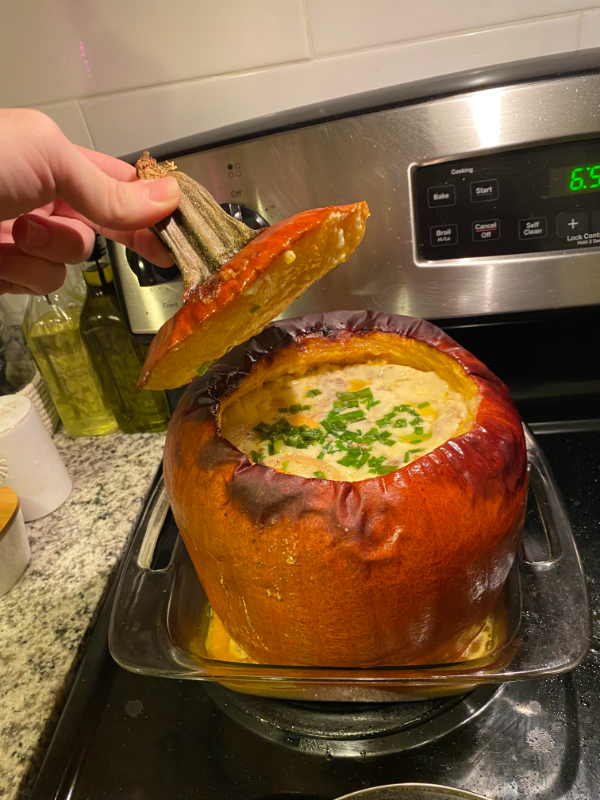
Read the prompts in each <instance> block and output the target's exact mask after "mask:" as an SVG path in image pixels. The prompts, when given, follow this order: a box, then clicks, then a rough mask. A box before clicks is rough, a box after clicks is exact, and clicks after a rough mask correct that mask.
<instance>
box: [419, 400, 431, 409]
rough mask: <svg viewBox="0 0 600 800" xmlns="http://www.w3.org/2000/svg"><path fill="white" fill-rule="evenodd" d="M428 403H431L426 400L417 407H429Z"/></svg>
mask: <svg viewBox="0 0 600 800" xmlns="http://www.w3.org/2000/svg"><path fill="white" fill-rule="evenodd" d="M428 405H430V403H429V402H428V401H427V400H426V401H425V402H424V403H419V405H418V406H417V408H427V406H428Z"/></svg>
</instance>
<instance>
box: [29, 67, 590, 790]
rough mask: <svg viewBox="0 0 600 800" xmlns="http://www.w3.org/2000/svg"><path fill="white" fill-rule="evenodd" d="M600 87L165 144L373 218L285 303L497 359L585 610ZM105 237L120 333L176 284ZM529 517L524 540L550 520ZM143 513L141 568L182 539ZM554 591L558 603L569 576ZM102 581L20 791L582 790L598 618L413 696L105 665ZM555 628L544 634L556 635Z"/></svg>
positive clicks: (234, 191) (271, 196) (471, 96)
mask: <svg viewBox="0 0 600 800" xmlns="http://www.w3.org/2000/svg"><path fill="white" fill-rule="evenodd" d="M598 98H600V75H596V74H590V75H584V76H572V77H567V78H554V79H551V80H550V79H549V80H541V81H536V82H532V83H530V84H524V85H519V86H500V87H498V88H496V89H487V90H484V91H481V92H471V93H468V94H463V95H457V96H452V97H446V98H438V99H433V100H427V101H426V102H421V103H413V104H411V105H404V106H401V107H389V108H386V109H383V110H374V111H368V112H365V113H363V114H358V115H355V116H353V117H345V118H340V119H335V120H329V121H325V122H319V123H318V124H314V125H309V126H305V127H302V128H297V129H294V130H286V131H280V132H278V133H274V134H272V135H268V136H262V137H260V138H254V139H249V140H247V141H239V142H234V143H230V144H227V145H224V146H221V147H218V148H214V149H207V150H204V151H202V152H196V153H191V154H187V155H184V156H183V157H181V158H177V161H178V163H179V165H180V167H181V168H182V169H184V170H185V171H187V172H189V173H190V174H192V175H193V176H194V177H196V178H198V179H199V180H200V181H201V182H203V183H205V185H207V187H208V188H209V189H210V190H211V191H213V193H214V194H215V196H216V197H217V199H218V200H219V202H222V203H224V204H225V203H230V204H231V203H238V204H239V205H238V206H235V207H233V206H231V207H230V210H231V212H232V213H237V214H240V215H242V214H245V215H246V218H249V217H250V216H252V218H253V220H254V224H262V220H266V222H267V223H271V222H273V221H274V220H276V219H279V218H281V217H284V216H287V215H288V214H291V213H293V212H295V211H298V210H301V209H303V208H308V207H311V206H318V205H325V204H329V203H335V202H349V201H353V200H360V199H366V200H367V201H368V202H369V205H370V207H371V212H372V218H371V220H370V222H369V233H368V235H367V236H366V237H365V240H364V242H363V243H362V245H361V247H360V248H359V250H358V251H357V253H356V254H355V256H353V259H352V260H351V261H350V262H349V263H348V265H346V266H343V267H341V268H340V269H338V270H336V271H334V272H333V273H331V274H330V275H329V276H327V277H326V278H325V279H324V280H323V281H321V282H319V283H318V284H317V285H315V286H314V287H313V288H312V289H311V290H310V291H309V292H308V293H307V294H306V295H305V296H304V297H302V298H300V299H299V300H298V301H297V302H296V303H295V304H294V305H293V306H292V308H290V309H289V311H288V312H286V316H291V315H297V314H301V313H306V312H308V311H314V310H334V309H337V308H368V307H373V308H377V309H383V310H386V311H391V312H396V313H409V314H414V315H418V316H425V317H428V318H430V319H432V320H434V321H435V322H436V323H437V324H439V325H440V326H441V327H443V328H444V329H445V330H446V331H447V332H448V333H449V334H450V335H451V336H453V337H454V338H455V339H457V340H458V341H459V342H460V343H461V344H462V345H463V346H465V347H467V349H469V350H471V351H472V352H474V353H475V354H476V355H477V356H478V357H479V358H480V359H481V360H482V361H484V362H485V363H486V364H487V365H488V366H489V367H490V368H491V369H492V370H493V371H494V372H495V373H496V374H498V375H499V376H500V377H501V378H503V379H504V380H505V381H506V382H507V383H508V384H509V386H510V388H511V390H512V392H513V396H514V397H515V400H516V402H517V405H518V407H519V409H520V411H521V414H522V416H523V418H524V420H525V421H526V422H527V423H528V424H529V425H530V427H531V428H532V429H533V431H534V434H535V436H536V440H537V442H538V444H539V445H540V447H541V448H542V450H543V451H544V453H545V455H546V458H547V459H548V462H549V463H550V466H551V468H552V470H553V471H554V474H555V476H556V481H557V485H558V487H559V490H560V492H561V493H562V496H563V498H564V502H565V506H566V509H567V512H568V514H569V516H570V520H571V527H572V530H573V534H574V538H575V541H576V543H577V547H578V549H579V552H580V554H581V556H582V560H583V564H584V568H585V571H586V574H587V579H588V589H589V594H590V600H591V607H592V616H593V618H594V624H596V616H597V614H598V612H599V610H600V596H599V594H598V589H597V582H600V537H599V534H598V528H599V523H600V359H599V358H598V356H597V352H596V351H597V341H598V330H600V249H599V248H600V107H599V99H598ZM174 155H176V154H174ZM230 165H231V167H230ZM238 165H239V166H238ZM238 173H240V174H239V176H238ZM113 255H114V258H115V260H116V266H117V270H118V273H119V275H120V277H121V283H120V285H121V293H122V294H121V297H122V301H123V303H124V304H125V306H126V307H127V309H128V310H129V312H130V313H129V319H130V325H131V328H132V332H133V333H134V334H135V335H137V336H139V337H142V338H143V337H144V336H148V335H149V334H151V333H152V332H153V331H154V330H155V329H156V326H157V325H158V324H159V322H160V320H161V319H163V318H165V317H166V316H169V315H170V314H171V313H173V311H174V309H175V308H176V306H177V304H178V303H179V302H180V292H181V287H180V285H179V282H178V280H177V277H176V276H174V275H172V274H171V273H169V274H167V276H164V275H163V276H162V277H161V279H160V280H161V281H162V283H160V284H159V283H157V282H156V280H155V279H154V278H153V277H152V275H154V272H153V271H152V269H151V267H150V266H148V265H144V264H142V265H141V266H140V263H139V262H138V261H136V260H135V259H133V258H132V256H131V255H130V254H129V257H128V254H127V253H126V252H125V251H124V249H123V248H118V247H117V248H116V249H115V250H114V251H113ZM132 276H133V278H132ZM153 281H154V283H153ZM157 286H162V287H165V286H167V287H168V291H167V290H164V288H163V289H160V291H159V290H158V289H157V288H156V287H157ZM128 287H129V288H128ZM146 290H148V291H146ZM140 303H141V305H140ZM140 309H143V313H140ZM159 481H160V476H158V477H157V485H156V486H155V487H153V488H152V491H151V493H150V495H149V498H151V497H154V498H155V497H156V491H157V487H158V486H159ZM538 500H539V498H538ZM148 513H149V509H146V512H145V515H146V516H144V515H143V516H142V518H141V520H140V525H141V526H143V525H145V524H146V521H145V520H146V518H147V516H148ZM532 513H533V514H535V510H534V511H532ZM543 516H544V515H542V517H543ZM529 523H530V524H531V525H532V526H533V527H535V526H536V525H538V527H539V521H538V522H536V520H534V519H533V518H532V519H531V520H529ZM529 523H528V524H529ZM540 530H541V534H542V536H541V539H540V540H539V541H540V542H541V545H540V546H541V547H542V551H543V548H544V541H545V539H544V536H547V540H548V541H549V542H551V541H552V532H551V531H546V532H545V533H544V528H543V526H542V527H541V528H540ZM161 531H162V532H161V535H160V536H159V538H158V541H157V545H156V547H155V548H154V556H153V561H152V564H151V565H150V566H151V567H152V568H154V569H161V568H163V567H164V566H166V564H167V563H168V562H169V560H170V558H171V552H172V550H173V545H174V542H175V539H176V537H177V531H176V529H175V526H174V524H173V521H172V517H171V516H170V515H169V514H168V513H165V517H164V524H163V525H162V527H161ZM134 546H135V545H134ZM534 560H537V561H539V560H543V559H541V558H537V559H534ZM598 585H600V584H598ZM532 591H533V594H534V596H535V591H536V586H535V580H534V581H533V583H532ZM557 592H558V600H557V601H556V605H557V608H558V606H559V605H560V604H561V603H562V606H564V607H561V608H560V610H561V611H563V612H564V611H565V608H566V603H567V600H568V591H567V587H566V586H564V588H563V590H562V595H561V587H560V586H559V587H558V590H557ZM114 593H115V587H113V590H112V592H111V595H110V596H109V598H108V600H107V603H106V606H105V608H104V610H103V612H102V614H101V617H100V619H99V622H98V624H97V626H96V629H95V631H94V633H93V636H92V638H91V641H90V644H89V647H88V650H87V652H86V655H85V658H84V661H83V664H82V667H81V670H80V673H79V676H78V678H77V680H76V682H75V685H74V688H73V691H72V692H71V695H70V697H69V699H68V702H67V704H66V707H65V710H64V713H63V716H62V718H61V721H60V723H59V725H58V728H57V731H56V734H55V736H54V739H53V741H52V744H51V746H50V749H49V751H48V753H47V756H46V759H45V761H44V764H43V767H42V769H41V772H40V775H39V777H38V780H37V782H36V784H35V786H34V789H33V791H32V793H31V795H30V797H31V798H32V800H42V799H43V800H47V798H55V800H67V799H68V800H84V798H85V799H86V800H100V799H101V798H102V799H103V800H104V799H105V798H115V797H126V798H136V800H158V798H160V800H164V798H185V800H192V799H194V800H195V799H197V800H334V798H338V797H341V796H343V795H345V794H348V793H350V792H353V791H357V790H359V789H361V788H366V787H372V786H380V785H385V784H395V783H403V782H409V781H415V782H424V783H437V784H444V785H448V786H454V787H460V788H463V789H467V790H470V791H472V792H476V793H479V794H481V795H484V796H486V797H489V798H492V799H493V800H516V799H517V798H522V797H536V798H542V799H543V800H559V799H560V800H592V798H594V800H595V798H598V797H600V772H599V769H598V764H599V763H600V710H599V709H600V633H599V632H598V630H596V631H595V637H594V638H593V640H592V646H591V650H590V652H589V654H588V655H587V657H586V658H585V660H584V661H583V663H581V664H580V665H579V666H577V668H576V669H574V670H573V671H570V672H567V673H565V674H561V675H557V676H555V677H550V678H548V677H546V678H544V679H541V678H537V679H535V678H533V679H529V680H523V681H515V682H510V683H504V684H501V685H500V686H497V685H493V684H491V685H490V684H484V685H483V686H479V687H477V688H475V689H473V690H471V691H467V692H464V693H462V694H458V695H456V696H454V697H450V698H449V697H443V698H437V699H429V700H425V701H418V702H409V703H391V702H386V703H358V704H357V703H353V702H346V703H344V702H335V703H326V702H306V701H285V700H276V699H267V698H259V697H254V696H252V695H244V694H240V693H238V692H233V691H231V690H229V689H225V688H223V687H222V686H220V685H218V684H204V683H201V682H199V681H195V680H184V679H167V678H164V677H150V676H148V675H140V674H135V673H133V672H129V671H126V670H125V669H123V668H121V667H119V666H117V664H116V663H115V661H114V660H113V659H112V657H111V655H110V653H109V651H108V644H107V637H108V626H109V620H110V614H111V608H112V603H113V599H114ZM578 608H581V606H576V607H573V610H571V611H569V612H567V613H568V614H570V615H571V619H572V623H573V624H572V626H573V628H574V629H575V628H578V627H579V628H581V629H583V628H585V624H586V620H585V619H581V618H579V616H578V614H584V613H585V610H583V611H578ZM525 611H526V612H527V609H525ZM526 623H527V619H526ZM136 632H139V630H137V629H136V630H133V629H132V637H134V636H135V634H136ZM526 635H527V625H526V628H525V636H526ZM559 639H560V637H559ZM553 647H554V648H556V650H557V651H558V649H560V647H561V643H560V641H558V642H557V643H556V644H553Z"/></svg>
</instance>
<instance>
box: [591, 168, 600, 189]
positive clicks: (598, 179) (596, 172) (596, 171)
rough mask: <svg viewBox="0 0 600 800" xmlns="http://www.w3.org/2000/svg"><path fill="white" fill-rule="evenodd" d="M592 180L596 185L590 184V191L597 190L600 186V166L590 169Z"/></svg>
mask: <svg viewBox="0 0 600 800" xmlns="http://www.w3.org/2000/svg"><path fill="white" fill-rule="evenodd" d="M588 170H589V173H590V178H593V179H594V181H595V183H590V189H597V188H598V187H599V186H600V164H596V165H595V166H593V167H588Z"/></svg>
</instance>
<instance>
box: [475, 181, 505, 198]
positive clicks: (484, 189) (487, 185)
mask: <svg viewBox="0 0 600 800" xmlns="http://www.w3.org/2000/svg"><path fill="white" fill-rule="evenodd" d="M470 186H471V202H472V203H482V202H484V201H485V200H497V199H498V196H499V194H500V192H499V189H498V181H497V180H496V178H490V179H489V180H487V181H474V182H473V183H471V184H470Z"/></svg>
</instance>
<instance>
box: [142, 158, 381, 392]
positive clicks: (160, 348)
mask: <svg viewBox="0 0 600 800" xmlns="http://www.w3.org/2000/svg"><path fill="white" fill-rule="evenodd" d="M137 166H138V175H139V176H140V177H143V178H159V177H162V176H163V175H167V174H172V176H173V177H175V178H176V179H177V181H178V182H179V185H180V187H181V190H182V201H181V204H180V206H179V208H178V209H177V210H176V211H175V212H174V214H172V215H171V217H168V218H167V219H166V220H163V221H162V222H161V223H160V224H159V225H157V226H155V227H154V231H155V232H156V233H157V235H159V236H160V238H161V240H162V241H163V242H164V243H165V244H166V245H167V247H168V248H169V250H170V251H171V253H172V254H173V257H174V259H175V261H176V263H177V265H178V266H179V267H180V269H181V271H182V274H183V277H184V281H185V284H186V289H185V293H184V304H183V306H182V308H180V309H179V310H178V311H177V313H176V314H175V316H174V317H172V318H171V319H170V320H168V321H167V322H165V323H164V325H163V326H162V328H161V329H160V330H159V332H158V334H157V335H156V337H155V338H154V341H153V342H152V345H151V346H150V350H149V352H148V356H147V359H146V363H145V364H144V368H143V370H142V374H141V377H140V380H139V383H138V385H139V386H141V387H145V388H147V389H174V388H177V387H179V386H183V385H184V384H186V383H189V381H190V380H192V379H193V378H194V377H196V376H197V375H202V374H204V372H206V371H207V369H208V368H209V367H210V365H211V364H212V363H213V362H214V361H216V360H217V359H219V358H221V357H222V356H223V355H225V353H227V352H228V351H229V350H230V349H231V348H232V347H234V346H235V345H238V344H241V343H242V342H244V341H246V340H247V339H248V338H250V337H251V336H254V335H256V334H257V333H259V332H260V331H261V330H263V328H264V327H265V326H266V325H267V324H268V323H269V322H271V321H272V320H274V319H275V318H276V317H277V316H278V315H279V314H280V313H281V312H282V311H283V310H284V309H285V308H286V307H287V306H289V305H290V303H292V302H293V301H294V300H295V299H296V298H297V297H299V296H300V295H301V294H303V293H304V292H305V291H306V290H307V289H308V287H309V286H310V285H311V284H312V283H314V282H315V281H317V280H318V279H319V278H321V277H322V276H323V275H325V274H326V273H327V272H329V271H330V270H332V269H333V268H334V267H336V266H337V265H338V264H339V263H340V262H342V261H346V260H347V258H348V257H349V256H350V254H351V253H352V252H353V250H354V249H355V248H356V247H357V245H358V244H359V242H360V241H361V239H362V237H363V235H364V231H365V225H366V221H367V217H368V216H369V209H368V206H367V204H366V203H364V202H362V203H354V204H351V205H344V206H331V207H329V208H319V209H314V210H312V211H305V212H302V213H300V214H296V215H295V216H293V217H290V218H289V219H286V220H284V221H282V222H279V223H277V224H276V225H273V226H272V227H270V228H267V229H264V230H263V231H261V232H260V233H257V232H256V231H252V230H250V229H249V228H247V227H246V226H245V225H243V224H242V223H241V222H238V221H237V220H232V219H231V218H230V217H228V215H227V214H226V212H224V211H223V210H222V209H221V207H220V206H219V205H218V204H217V203H216V201H215V200H214V198H212V197H211V195H210V194H209V193H208V192H207V191H206V189H204V188H203V187H201V186H199V184H197V183H196V182H195V181H194V180H192V178H190V177H189V176H187V175H184V174H183V173H180V172H173V170H175V169H176V168H175V166H174V165H173V164H171V163H168V164H167V165H166V166H164V167H163V166H161V165H157V164H156V162H155V161H154V159H151V158H150V156H149V155H148V154H144V157H143V159H141V160H140V162H138V165H137ZM240 247H241V249H240Z"/></svg>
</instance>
